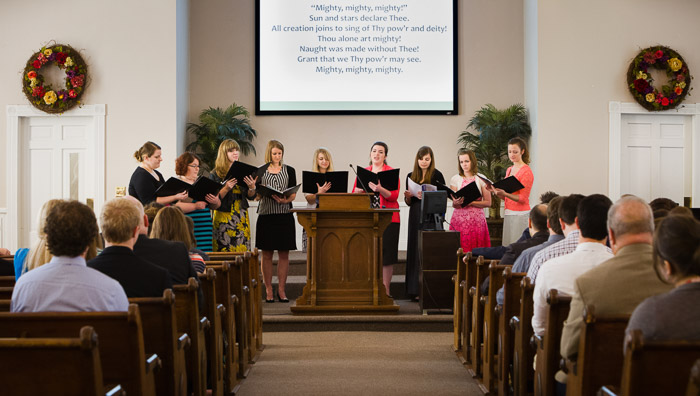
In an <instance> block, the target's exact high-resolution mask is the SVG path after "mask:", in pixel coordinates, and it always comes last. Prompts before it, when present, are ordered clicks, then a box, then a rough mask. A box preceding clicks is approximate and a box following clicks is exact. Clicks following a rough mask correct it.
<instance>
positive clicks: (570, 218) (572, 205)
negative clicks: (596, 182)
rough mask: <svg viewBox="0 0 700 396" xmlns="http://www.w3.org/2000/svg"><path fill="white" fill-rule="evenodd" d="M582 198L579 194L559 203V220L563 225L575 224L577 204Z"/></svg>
mask: <svg viewBox="0 0 700 396" xmlns="http://www.w3.org/2000/svg"><path fill="white" fill-rule="evenodd" d="M583 198H584V196H583V195H581V194H571V195H568V196H566V197H564V199H562V201H561V206H560V207H559V218H560V219H561V220H562V221H563V222H564V224H566V225H569V226H572V225H575V224H576V211H577V210H578V204H579V202H581V200H582V199H583Z"/></svg>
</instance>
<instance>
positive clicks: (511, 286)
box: [497, 267, 527, 395]
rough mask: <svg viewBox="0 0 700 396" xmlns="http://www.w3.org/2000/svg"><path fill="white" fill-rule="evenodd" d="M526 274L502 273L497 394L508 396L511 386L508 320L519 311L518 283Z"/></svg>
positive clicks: (511, 349) (511, 331)
mask: <svg viewBox="0 0 700 396" xmlns="http://www.w3.org/2000/svg"><path fill="white" fill-rule="evenodd" d="M526 275H527V274H526V273H525V272H512V268H511V267H508V268H506V269H505V270H504V271H503V305H501V306H499V307H498V309H499V316H498V362H497V363H498V394H499V395H508V394H510V393H511V386H512V378H513V374H512V369H511V367H512V364H513V348H514V341H515V339H514V337H515V334H514V331H513V329H512V328H511V327H510V320H511V318H512V317H513V316H516V315H518V312H519V311H520V283H521V282H522V280H523V278H524V277H525V276H526Z"/></svg>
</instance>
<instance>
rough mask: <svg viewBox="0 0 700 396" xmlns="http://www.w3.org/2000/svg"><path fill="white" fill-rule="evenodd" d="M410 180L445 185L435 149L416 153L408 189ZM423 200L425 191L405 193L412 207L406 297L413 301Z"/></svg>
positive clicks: (416, 298)
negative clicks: (437, 163) (436, 160)
mask: <svg viewBox="0 0 700 396" xmlns="http://www.w3.org/2000/svg"><path fill="white" fill-rule="evenodd" d="M409 179H410V180H412V181H413V182H414V183H416V184H421V185H422V184H432V185H433V186H437V185H438V183H439V184H445V177H444V176H443V175H442V173H441V172H440V171H439V170H437V169H435V155H433V149H431V148H430V147H428V146H423V147H421V148H419V149H418V153H416V160H415V161H414V163H413V172H411V173H409V174H408V176H406V188H408V183H409ZM421 199H423V191H419V192H418V195H417V196H415V195H413V194H411V191H409V190H408V189H407V190H406V191H405V192H404V201H405V202H406V205H408V206H409V207H410V210H409V212H408V245H407V249H406V296H407V297H408V298H410V299H411V300H414V301H418V295H419V294H420V289H419V287H420V285H419V277H420V262H419V260H420V257H419V256H418V231H419V230H420V216H421V214H420V207H421Z"/></svg>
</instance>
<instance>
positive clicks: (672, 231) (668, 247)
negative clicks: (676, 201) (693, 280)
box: [654, 215, 700, 283]
mask: <svg viewBox="0 0 700 396" xmlns="http://www.w3.org/2000/svg"><path fill="white" fill-rule="evenodd" d="M654 256H655V257H654V258H655V260H654V263H655V265H654V267H655V269H656V272H657V274H659V278H661V280H665V281H667V282H670V283H677V282H679V281H682V280H683V279H685V278H688V277H696V276H700V223H699V222H698V221H697V220H695V218H693V217H692V216H683V215H669V216H667V217H666V218H664V219H663V220H661V224H659V227H658V228H657V229H656V232H655V233H654Z"/></svg>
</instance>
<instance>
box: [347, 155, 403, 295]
mask: <svg viewBox="0 0 700 396" xmlns="http://www.w3.org/2000/svg"><path fill="white" fill-rule="evenodd" d="M388 154H389V146H387V144H386V143H384V142H375V143H374V144H372V149H371V150H370V153H369V159H370V161H369V166H368V167H367V168H366V169H367V170H369V171H372V172H374V173H379V172H383V171H387V170H391V169H394V168H392V167H390V166H389V165H387V163H386V157H387V155H388ZM399 184H401V183H399ZM367 188H369V189H370V190H372V192H374V194H375V197H377V196H378V197H379V200H378V201H379V202H378V203H377V200H376V199H373V200H372V206H373V207H376V208H379V207H381V208H389V209H398V207H399V203H398V199H399V189H400V188H401V186H400V185H399V187H398V188H397V189H396V190H394V191H389V190H387V189H386V188H384V187H382V185H381V183H380V184H374V183H369V185H368V186H367ZM353 192H363V190H362V189H360V188H358V187H357V180H356V181H355V186H354V187H353ZM368 192H369V191H368ZM400 225H401V217H400V216H399V212H394V214H393V215H392V217H391V224H389V227H387V229H386V230H385V231H384V237H383V238H382V253H383V255H382V264H383V267H382V276H383V282H384V288H385V289H386V294H387V295H388V296H389V297H392V296H391V293H389V286H390V285H391V277H392V276H393V275H394V263H396V262H397V261H398V254H399V229H400ZM392 298H393V297H392Z"/></svg>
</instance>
